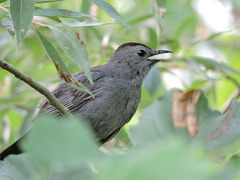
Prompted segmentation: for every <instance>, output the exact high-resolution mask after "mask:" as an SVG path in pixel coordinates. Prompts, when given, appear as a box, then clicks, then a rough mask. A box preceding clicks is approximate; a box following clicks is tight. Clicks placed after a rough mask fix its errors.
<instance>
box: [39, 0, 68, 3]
mask: <svg viewBox="0 0 240 180" xmlns="http://www.w3.org/2000/svg"><path fill="white" fill-rule="evenodd" d="M58 1H64V0H36V3H49V2H58Z"/></svg>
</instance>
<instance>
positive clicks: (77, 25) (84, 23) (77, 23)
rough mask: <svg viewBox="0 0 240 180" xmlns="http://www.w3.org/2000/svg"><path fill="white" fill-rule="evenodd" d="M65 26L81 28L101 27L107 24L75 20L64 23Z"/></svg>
mask: <svg viewBox="0 0 240 180" xmlns="http://www.w3.org/2000/svg"><path fill="white" fill-rule="evenodd" d="M63 24H66V25H68V26H71V27H81V26H99V25H103V24H106V23H101V22H94V21H89V20H86V21H82V22H81V21H74V20H70V21H64V22H63Z"/></svg>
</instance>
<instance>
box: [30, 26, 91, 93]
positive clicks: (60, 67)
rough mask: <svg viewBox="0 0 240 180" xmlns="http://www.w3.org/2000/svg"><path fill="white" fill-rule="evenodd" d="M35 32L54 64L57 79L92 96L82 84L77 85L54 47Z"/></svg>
mask: <svg viewBox="0 0 240 180" xmlns="http://www.w3.org/2000/svg"><path fill="white" fill-rule="evenodd" d="M35 32H36V35H37V38H38V40H39V41H40V43H41V44H42V46H43V48H44V50H45V51H46V53H47V55H48V57H49V59H50V60H51V61H52V62H53V63H54V65H55V67H56V69H57V72H58V75H59V77H60V78H61V79H63V80H65V81H66V82H67V83H70V85H71V86H72V87H74V88H76V89H78V90H80V91H84V92H87V93H89V94H90V95H92V93H91V92H90V91H89V90H88V89H87V88H86V87H85V86H84V85H83V84H80V83H78V82H77V80H75V79H74V77H73V76H72V74H71V72H70V71H69V70H68V68H67V66H66V65H65V63H64V61H63V60H62V58H61V56H60V55H59V54H58V52H57V50H56V48H55V47H54V45H53V44H52V43H51V42H50V41H48V39H47V38H46V37H44V36H43V35H42V34H41V33H40V32H39V31H37V30H36V31H35ZM66 75H67V76H66ZM92 96H93V95H92Z"/></svg>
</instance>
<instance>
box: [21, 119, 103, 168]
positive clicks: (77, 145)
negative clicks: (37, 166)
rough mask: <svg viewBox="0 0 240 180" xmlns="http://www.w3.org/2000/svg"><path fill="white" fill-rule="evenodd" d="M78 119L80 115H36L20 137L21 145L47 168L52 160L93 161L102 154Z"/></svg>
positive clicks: (67, 162) (62, 162) (63, 163)
mask: <svg viewBox="0 0 240 180" xmlns="http://www.w3.org/2000/svg"><path fill="white" fill-rule="evenodd" d="M82 121H83V119H80V118H79V119H78V120H76V119H67V120H64V119H61V120H60V119H59V118H56V119H50V118H48V117H43V118H40V119H38V120H37V121H35V123H34V126H33V127H32V129H31V131H30V132H29V133H28V134H27V136H26V137H24V139H22V144H21V146H22V148H23V149H24V150H25V151H26V152H28V153H29V155H30V156H31V157H32V158H33V159H34V160H36V161H37V162H41V163H43V164H44V165H46V166H47V167H50V166H51V165H54V163H57V164H59V165H61V166H63V167H68V166H71V167H73V166H75V165H78V164H79V163H86V162H88V161H91V160H96V159H98V158H100V157H102V154H101V152H100V151H99V150H98V146H97V145H96V144H95V143H94V140H93V138H92V132H91V131H90V130H89V129H88V130H87V128H86V127H85V124H84V123H83V122H82ZM43 132H44V133H43Z"/></svg>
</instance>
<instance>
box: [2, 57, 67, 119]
mask: <svg viewBox="0 0 240 180" xmlns="http://www.w3.org/2000/svg"><path fill="white" fill-rule="evenodd" d="M0 67H1V68H2V69H5V70H7V71H9V72H10V73H12V74H14V75H15V77H16V78H18V79H20V80H22V81H24V82H25V83H27V84H28V85H29V86H31V87H32V88H33V89H35V90H36V91H38V92H39V93H40V94H42V95H43V96H45V97H46V98H47V100H48V102H49V103H50V104H51V105H52V106H54V107H55V108H56V109H57V110H58V111H59V112H60V113H61V114H62V115H63V116H68V115H69V114H70V112H69V111H68V110H67V109H66V108H65V107H64V106H63V105H62V104H61V103H60V102H59V101H58V99H57V98H56V97H55V96H54V95H53V94H52V93H51V92H50V91H49V90H48V89H47V88H46V87H44V86H42V85H41V84H39V83H38V82H36V81H35V80H33V79H32V78H31V77H30V76H27V75H26V74H24V73H23V72H21V71H20V70H18V69H17V68H15V67H14V66H13V65H11V64H9V63H7V62H6V61H4V60H2V59H0Z"/></svg>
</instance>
